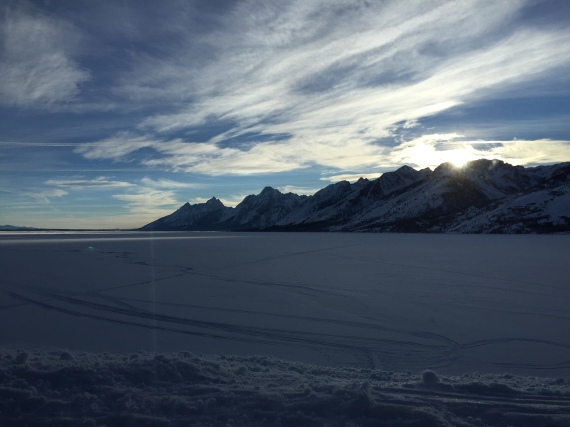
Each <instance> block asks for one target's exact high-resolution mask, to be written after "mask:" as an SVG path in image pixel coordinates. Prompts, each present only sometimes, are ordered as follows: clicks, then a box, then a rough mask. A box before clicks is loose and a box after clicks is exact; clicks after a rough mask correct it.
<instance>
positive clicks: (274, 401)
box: [0, 349, 570, 427]
mask: <svg viewBox="0 0 570 427" xmlns="http://www.w3.org/2000/svg"><path fill="white" fill-rule="evenodd" d="M23 355H25V357H22V356H23ZM0 396H1V399H0V424H1V425H2V426H4V427H11V426H26V425H33V426H103V425H105V426H108V427H114V426H189V425H192V426H395V427H398V426H491V425H492V426H515V425H516V426H536V427H541V426H552V427H556V426H568V425H570V382H569V381H568V380H566V379H563V378H536V377H520V376H514V375H508V374H506V375H489V374H471V375H463V376H459V377H457V376H443V377H440V376H438V375H437V374H436V373H435V372H433V371H425V372H423V373H421V374H420V373H411V372H391V371H382V370H374V369H359V368H330V367H320V366H314V365H308V364H304V363H299V362H288V361H284V360H280V359H276V358H273V357H267V356H249V357H244V356H230V355H213V356H205V355H195V354H192V353H191V352H179V353H146V352H137V353H131V354H110V353H85V352H73V353H71V352H67V351H65V352H64V351H61V350H53V349H52V350H48V349H26V350H22V349H20V350H15V349H0Z"/></svg>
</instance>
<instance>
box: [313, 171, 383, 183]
mask: <svg viewBox="0 0 570 427" xmlns="http://www.w3.org/2000/svg"><path fill="white" fill-rule="evenodd" d="M380 175H382V173H380V172H376V173H347V174H340V175H331V176H323V177H321V178H319V179H320V180H321V181H329V182H339V181H349V182H354V181H358V180H359V179H360V178H367V179H376V178H379V177H380Z"/></svg>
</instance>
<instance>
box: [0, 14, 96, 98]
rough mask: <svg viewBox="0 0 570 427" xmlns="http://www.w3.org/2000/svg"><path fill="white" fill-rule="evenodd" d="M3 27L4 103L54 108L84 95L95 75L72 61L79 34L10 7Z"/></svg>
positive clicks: (0, 84)
mask: <svg viewBox="0 0 570 427" xmlns="http://www.w3.org/2000/svg"><path fill="white" fill-rule="evenodd" d="M0 26H1V27H0V34H2V38H3V40H4V42H3V48H2V50H1V51H0V52H1V53H0V75H1V76H2V78H1V79H0V103H2V104H6V105H14V106H17V107H25V108H48V109H49V108H54V107H57V106H58V105H60V104H63V103H66V102H69V101H72V100H73V99H74V98H75V97H76V96H77V95H78V94H79V90H80V86H81V84H82V83H84V82H86V81H87V80H89V77H90V76H89V72H88V71H86V70H84V69H82V68H80V67H79V65H78V64H77V63H76V62H75V61H74V60H73V59H72V53H73V44H72V43H73V41H74V40H77V38H78V37H79V32H78V30H77V29H75V28H74V27H72V26H71V25H70V24H69V23H66V22H64V21H62V20H59V19H57V18H54V17H53V16H50V17H48V16H44V15H41V14H40V13H37V12H34V13H28V12H25V11H24V9H23V8H20V9H18V8H15V9H12V8H7V9H6V10H5V13H4V19H3V21H2V22H1V23H0Z"/></svg>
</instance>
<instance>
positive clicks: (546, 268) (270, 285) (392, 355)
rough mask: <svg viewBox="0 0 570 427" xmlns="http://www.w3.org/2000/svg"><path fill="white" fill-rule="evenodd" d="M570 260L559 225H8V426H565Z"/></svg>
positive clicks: (2, 373) (2, 399)
mask: <svg viewBox="0 0 570 427" xmlns="http://www.w3.org/2000/svg"><path fill="white" fill-rule="evenodd" d="M569 259H570V236H568V235H444V234H436V235H414V234H352V233H350V234H346V233H342V234H341V233H338V234H337V233H180V232H172V233H148V232H147V233H107V234H105V233H93V234H89V233H82V234H79V233H78V234H63V235H54V234H39V233H21V234H17V233H11V234H3V235H1V236H0V271H2V280H1V282H0V283H1V284H0V291H1V292H0V346H1V347H2V349H3V350H2V351H1V352H0V425H2V426H11V425H86V426H87V425H93V426H96V425H107V426H115V425H116V426H119V425H161V424H162V425H330V426H333V425H335V426H336V425H339V426H340V425H395V426H399V425H402V426H403V425H418V426H423V425H426V426H430V425H434V426H439V425H467V426H471V425H473V426H477V425H501V426H509V425H512V426H515V425H517V426H519V425H523V426H542V425H544V426H547V425H548V426H566V425H570V341H569V337H570V333H569V332H570V307H569V306H568V295H569V293H570V281H569V280H568V277H570V274H569V273H570V263H569V262H568V260H569ZM190 352H191V353H190ZM199 353H201V354H204V355H199V356H196V354H199ZM425 370H430V371H433V372H432V373H430V372H424V371H425ZM434 372H435V373H434ZM422 373H423V374H422Z"/></svg>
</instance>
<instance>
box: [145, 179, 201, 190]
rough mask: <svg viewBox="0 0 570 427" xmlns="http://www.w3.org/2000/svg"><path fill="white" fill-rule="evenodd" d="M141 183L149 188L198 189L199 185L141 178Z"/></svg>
mask: <svg viewBox="0 0 570 427" xmlns="http://www.w3.org/2000/svg"><path fill="white" fill-rule="evenodd" d="M141 183H142V184H144V185H146V186H147V187H151V188H200V187H201V185H200V184H195V183H189V182H178V181H172V180H169V179H162V178H161V179H151V178H147V177H145V178H142V179H141Z"/></svg>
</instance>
